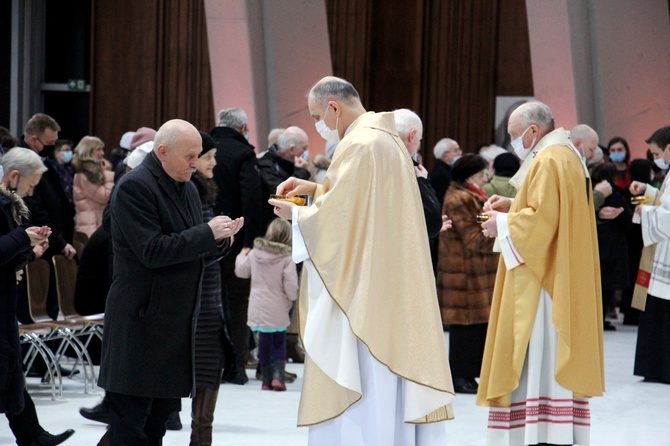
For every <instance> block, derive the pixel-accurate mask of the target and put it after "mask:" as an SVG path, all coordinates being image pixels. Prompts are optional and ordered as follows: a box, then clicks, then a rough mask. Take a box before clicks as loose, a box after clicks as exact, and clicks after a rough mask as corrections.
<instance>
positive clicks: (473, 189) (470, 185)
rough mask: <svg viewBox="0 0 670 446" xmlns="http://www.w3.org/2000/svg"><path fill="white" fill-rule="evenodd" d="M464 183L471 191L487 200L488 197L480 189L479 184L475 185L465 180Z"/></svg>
mask: <svg viewBox="0 0 670 446" xmlns="http://www.w3.org/2000/svg"><path fill="white" fill-rule="evenodd" d="M465 184H467V185H468V189H470V190H471V191H472V192H474V193H476V194H477V195H479V196H481V197H482V198H483V199H484V200H488V198H489V197H488V195H486V192H485V191H484V189H481V188H480V187H479V186H477V185H476V184H472V183H467V182H466V183H465Z"/></svg>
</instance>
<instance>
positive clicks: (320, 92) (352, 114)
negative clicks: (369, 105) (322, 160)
mask: <svg viewBox="0 0 670 446" xmlns="http://www.w3.org/2000/svg"><path fill="white" fill-rule="evenodd" d="M307 107H308V108H309V114H310V115H312V118H314V121H315V122H316V129H317V131H318V132H319V134H320V135H321V136H322V137H323V138H324V139H325V140H326V141H332V142H337V141H339V140H340V139H342V137H343V136H344V132H346V130H347V128H348V127H349V126H350V125H351V124H352V123H353V122H354V121H355V120H356V119H358V117H359V116H360V115H362V114H363V113H365V108H363V104H361V98H360V96H359V95H358V92H357V91H356V89H355V88H354V86H353V85H351V84H350V83H349V82H347V81H345V80H344V79H340V78H339V77H334V76H327V77H324V78H323V79H321V80H320V81H319V82H317V83H316V84H315V85H314V86H313V87H312V89H311V90H310V91H309V95H308V96H307Z"/></svg>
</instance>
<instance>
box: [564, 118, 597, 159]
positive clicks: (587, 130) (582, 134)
mask: <svg viewBox="0 0 670 446" xmlns="http://www.w3.org/2000/svg"><path fill="white" fill-rule="evenodd" d="M570 139H572V145H573V146H575V147H576V148H577V149H579V150H580V151H581V152H582V155H584V159H585V160H586V161H589V160H591V159H592V158H593V155H595V153H596V149H597V148H598V133H596V131H595V130H593V129H592V128H591V127H589V126H588V125H586V124H579V125H577V126H575V128H573V129H572V130H570Z"/></svg>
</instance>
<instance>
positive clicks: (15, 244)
mask: <svg viewBox="0 0 670 446" xmlns="http://www.w3.org/2000/svg"><path fill="white" fill-rule="evenodd" d="M5 193H6V190H2V189H0V413H11V414H16V413H19V412H20V411H21V410H23V404H24V402H23V386H24V380H23V365H22V362H21V346H20V345H19V329H18V324H17V321H16V293H17V286H16V271H18V270H20V269H23V267H24V266H25V265H26V263H27V262H28V260H29V259H30V258H31V257H32V248H31V246H30V237H29V236H28V234H27V233H26V231H25V230H24V229H23V228H21V227H20V226H18V225H17V223H16V221H14V219H13V217H12V212H11V206H12V204H11V200H10V199H9V198H8V197H7V196H5Z"/></svg>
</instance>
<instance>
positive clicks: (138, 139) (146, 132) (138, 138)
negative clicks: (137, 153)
mask: <svg viewBox="0 0 670 446" xmlns="http://www.w3.org/2000/svg"><path fill="white" fill-rule="evenodd" d="M155 137H156V130H154V129H150V128H149V127H140V128H139V129H137V131H136V132H135V134H134V135H133V138H132V139H131V141H130V150H135V148H136V147H138V146H140V145H142V144H144V143H145V142H148V141H153V140H154V138H155Z"/></svg>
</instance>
